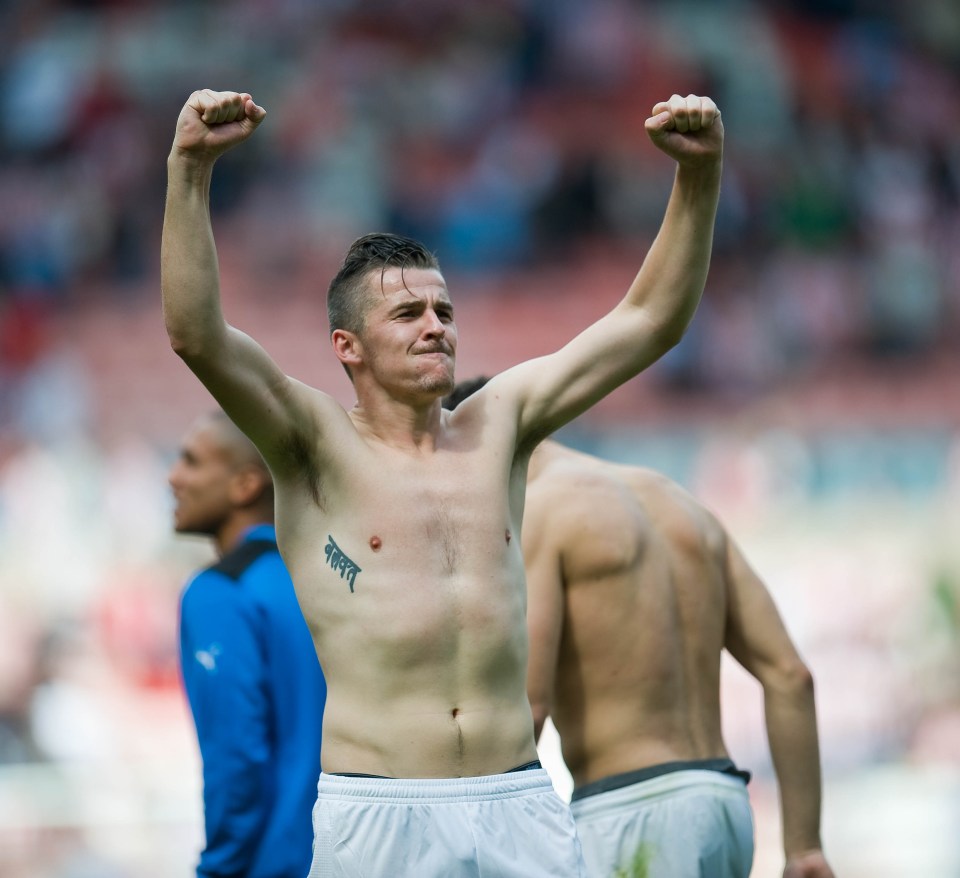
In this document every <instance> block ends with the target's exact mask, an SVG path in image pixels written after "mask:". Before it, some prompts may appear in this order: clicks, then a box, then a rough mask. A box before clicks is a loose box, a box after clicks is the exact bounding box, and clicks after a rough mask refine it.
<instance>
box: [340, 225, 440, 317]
mask: <svg viewBox="0 0 960 878" xmlns="http://www.w3.org/2000/svg"><path fill="white" fill-rule="evenodd" d="M388 268H400V269H401V270H402V269H404V268H434V269H437V270H438V271H439V270H440V263H439V262H438V261H437V257H436V256H435V255H434V254H433V253H431V252H430V251H429V250H428V249H427V248H426V247H425V246H424V245H423V244H421V243H420V242H419V241H415V240H414V239H413V238H406V237H404V236H403V235H394V234H392V233H390V232H374V233H372V234H369V235H364V236H363V237H362V238H357V240H356V241H354V242H353V243H352V244H351V245H350V249H349V250H348V251H347V255H346V256H345V257H344V258H343V264H342V265H341V266H340V270H339V271H338V272H337V273H336V275H335V276H334V278H333V280H331V281H330V287H329V289H328V290H327V319H328V320H329V321H330V334H331V335H332V334H333V333H334V331H335V330H337V329H345V330H346V331H348V332H354V333H359V332H361V331H362V330H363V326H364V319H365V317H366V313H367V309H368V307H369V305H370V301H371V291H370V288H369V286H368V284H367V275H368V274H369V273H370V272H371V271H375V270H377V269H379V271H380V277H381V281H382V278H383V272H384V271H386V270H387V269H388Z"/></svg>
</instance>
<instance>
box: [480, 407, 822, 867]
mask: <svg viewBox="0 0 960 878" xmlns="http://www.w3.org/2000/svg"><path fill="white" fill-rule="evenodd" d="M464 414H466V411H464ZM522 543H523V553H524V558H525V559H526V564H527V582H528V586H527V587H528V595H529V597H528V600H529V609H528V624H529V629H530V664H529V669H528V678H527V686H528V692H529V694H530V700H531V704H532V706H533V715H534V722H535V729H536V732H535V733H536V735H537V737H538V738H539V735H540V731H541V729H542V728H543V723H544V721H545V720H546V718H547V716H548V715H550V716H552V718H553V721H554V725H555V726H556V728H557V731H558V733H559V735H560V741H561V749H562V752H563V758H564V761H565V762H566V764H567V767H568V768H569V770H570V773H571V775H572V776H573V780H574V792H573V801H572V808H573V814H574V818H575V820H576V824H577V832H578V834H579V836H580V841H581V844H582V846H583V854H584V859H585V861H586V863H587V867H588V872H589V874H590V875H591V876H597V878H599V876H602V878H608V876H612V875H623V876H632V875H643V876H646V878H698V876H699V878H746V876H747V875H749V873H750V867H751V864H752V861H753V821H752V815H751V812H750V803H749V799H748V796H747V791H746V780H747V777H748V776H747V775H745V773H743V772H739V771H738V770H737V769H736V767H735V766H734V764H733V763H732V762H731V761H730V758H729V754H728V753H727V749H726V747H725V746H724V742H723V737H722V735H721V726H720V657H721V653H722V652H723V650H724V649H727V650H728V651H729V652H730V654H731V655H732V656H733V657H734V658H735V659H737V661H739V662H740V664H742V665H743V667H744V668H746V669H747V671H749V672H750V673H751V674H752V675H753V676H754V677H756V678H757V680H759V682H760V683H761V685H762V686H763V693H764V705H765V712H766V727H767V736H768V739H769V742H770V750H771V754H772V756H773V762H774V767H775V770H776V774H777V781H778V785H779V788H780V800H781V814H782V819H783V842H784V852H785V857H786V868H785V869H784V873H783V874H784V878H832V876H833V872H832V871H831V869H830V867H829V866H828V865H827V862H826V860H825V859H824V856H823V852H822V850H821V847H822V846H821V842H820V756H819V746H818V738H817V724H816V713H815V707H814V695H813V679H812V677H811V675H810V672H809V670H808V669H807V667H806V666H805V665H804V663H803V661H802V660H801V658H800V656H799V655H798V654H797V651H796V649H795V647H794V645H793V643H792V642H791V640H790V637H789V635H788V634H787V631H786V629H785V628H784V625H783V622H782V621H781V619H780V615H779V614H778V612H777V609H776V606H775V605H774V603H773V600H772V599H771V597H770V595H769V593H768V592H767V590H766V588H765V587H764V585H763V583H762V582H761V581H760V579H759V578H758V577H757V575H756V574H755V573H754V572H753V570H752V569H751V568H750V566H749V565H748V564H747V562H746V560H745V559H744V557H743V555H742V554H741V552H740V550H739V549H738V548H737V546H736V545H735V544H734V542H733V540H732V539H731V538H730V537H729V536H728V534H727V533H726V531H725V530H724V528H723V527H722V525H721V524H720V523H719V522H718V521H717V519H716V518H715V517H714V516H713V515H711V514H710V513H709V512H707V510H705V509H704V508H703V507H702V506H700V505H699V504H698V503H697V502H696V501H695V500H694V499H693V498H692V497H691V496H690V495H689V494H687V493H686V492H685V491H684V490H682V489H681V488H680V487H679V486H678V485H676V484H674V483H673V482H671V481H670V480H668V479H667V478H665V477H664V476H662V475H660V474H658V473H655V472H652V471H651V470H647V469H641V468H638V467H628V466H620V465H616V464H613V463H609V462H606V461H602V460H599V459H597V458H595V457H591V456H588V455H585V454H581V453H579V452H576V451H573V450H572V449H569V448H566V447H564V446H563V445H560V444H559V443H557V442H553V441H549V440H548V441H546V442H544V443H543V444H542V445H541V446H540V447H539V448H538V449H537V451H536V452H535V453H534V454H533V457H532V459H531V461H530V465H529V470H528V482H527V502H526V511H525V514H524V525H523V541H522ZM644 868H646V871H644V870H643V869H644ZM618 870H619V871H618ZM631 870H633V871H631Z"/></svg>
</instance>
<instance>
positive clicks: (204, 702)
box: [180, 525, 327, 878]
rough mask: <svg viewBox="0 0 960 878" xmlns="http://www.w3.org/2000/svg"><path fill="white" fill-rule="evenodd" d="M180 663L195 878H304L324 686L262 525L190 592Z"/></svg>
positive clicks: (268, 530) (271, 536)
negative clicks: (192, 744) (194, 769)
mask: <svg viewBox="0 0 960 878" xmlns="http://www.w3.org/2000/svg"><path fill="white" fill-rule="evenodd" d="M180 662H181V668H182V671H183V681H184V687H185V688H186V692H187V698H188V699H189V701H190V709H191V710H192V712H193V718H194V722H195V723H196V727H197V738H198V740H199V743H200V755H201V757H202V759H203V805H204V822H205V828H206V847H205V848H204V850H203V852H202V853H201V855H200V862H199V865H198V866H197V875H198V876H200V878H214V876H216V878H226V876H235V878H240V876H243V878H303V876H305V875H306V874H307V873H308V872H309V871H310V861H311V857H312V845H313V827H312V823H311V814H312V810H313V805H314V802H315V801H316V797H317V780H318V778H319V775H320V734H321V721H322V717H323V706H324V701H325V700H326V691H327V690H326V684H325V683H324V679H323V674H322V673H321V671H320V664H319V662H318V661H317V655H316V652H315V651H314V648H313V641H312V639H311V637H310V632H309V630H308V628H307V624H306V622H305V621H304V619H303V615H302V613H301V612H300V606H299V604H298V603H297V599H296V595H295V594H294V591H293V583H292V582H291V581H290V576H289V574H288V573H287V569H286V567H285V566H284V564H283V560H282V559H281V557H280V553H279V552H278V551H277V544H276V533H275V531H274V528H273V527H272V526H271V525H257V526H256V527H254V528H251V529H250V530H249V531H247V532H246V533H245V534H244V536H243V539H242V540H241V541H240V543H239V544H238V545H237V546H235V547H234V548H233V549H232V550H231V551H229V552H228V553H227V554H225V555H224V556H223V558H221V559H220V561H219V562H218V563H217V564H214V565H213V566H211V567H208V568H206V569H205V570H201V571H200V572H199V573H197V574H196V575H195V576H194V578H193V579H192V580H191V581H190V582H189V583H188V585H187V587H186V589H185V590H184V593H183V598H182V600H181V603H180Z"/></svg>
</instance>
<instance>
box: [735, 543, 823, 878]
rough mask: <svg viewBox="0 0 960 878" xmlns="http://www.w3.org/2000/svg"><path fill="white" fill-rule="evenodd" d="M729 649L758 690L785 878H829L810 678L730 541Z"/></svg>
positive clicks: (773, 607)
mask: <svg viewBox="0 0 960 878" xmlns="http://www.w3.org/2000/svg"><path fill="white" fill-rule="evenodd" d="M727 573H728V579H727V582H728V607H729V610H728V615H727V637H726V646H727V649H728V650H729V651H730V653H731V655H733V657H734V658H735V659H737V661H738V662H740V664H742V665H743V666H744V668H746V669H747V670H748V671H749V672H750V673H751V674H752V675H753V676H754V677H756V678H757V680H759V681H760V684H761V685H762V686H763V699H764V713H765V717H766V725H767V737H768V740H769V743H770V755H771V756H772V757H773V767H774V771H775V772H776V775H777V784H778V786H779V789H780V810H781V816H782V821H783V848H784V855H785V858H786V868H785V870H784V873H783V874H784V878H833V871H832V870H831V868H830V866H829V865H828V864H827V861H826V859H825V858H824V855H823V851H822V844H821V841H820V792H821V790H820V786H821V779H820V748H819V740H818V737H817V717H816V707H815V703H814V695H813V677H812V676H811V674H810V671H809V670H808V668H807V666H806V665H805V664H804V663H803V661H802V659H801V658H800V656H799V654H798V653H797V650H796V647H795V646H794V645H793V641H792V640H791V639H790V636H789V634H788V633H787V630H786V628H785V627H784V624H783V620H782V619H781V618H780V614H779V613H778V612H777V608H776V605H775V604H774V602H773V598H772V597H771V596H770V593H769V592H768V591H767V589H766V588H765V587H764V585H763V583H762V582H761V581H760V578H759V577H758V576H757V574H756V573H755V572H754V571H753V570H752V569H751V568H750V566H749V564H748V563H747V561H746V559H745V558H744V557H743V554H742V553H741V552H740V550H739V549H738V548H737V546H736V545H735V544H734V542H733V541H732V540H730V539H729V538H728V539H727Z"/></svg>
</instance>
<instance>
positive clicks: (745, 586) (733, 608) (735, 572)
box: [725, 538, 799, 682]
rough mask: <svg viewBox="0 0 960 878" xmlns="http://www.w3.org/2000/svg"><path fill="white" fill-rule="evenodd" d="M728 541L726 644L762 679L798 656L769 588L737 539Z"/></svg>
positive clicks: (731, 651) (731, 652) (743, 663)
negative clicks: (738, 544) (752, 565)
mask: <svg viewBox="0 0 960 878" xmlns="http://www.w3.org/2000/svg"><path fill="white" fill-rule="evenodd" d="M726 544H727V549H726V573H727V631H726V644H725V645H726V647H727V649H728V650H729V652H730V654H731V655H732V656H733V657H734V658H735V659H736V660H737V661H738V662H739V663H740V664H741V665H743V667H744V668H746V670H747V671H749V672H750V673H751V674H753V676H755V677H757V678H758V679H759V680H760V681H761V682H762V681H763V680H764V679H768V678H769V677H770V676H771V675H772V674H775V673H776V672H777V671H778V670H779V669H781V668H783V667H784V666H785V665H788V664H789V665H792V664H793V663H795V662H796V661H797V660H798V659H799V656H798V653H797V650H796V647H795V646H794V644H793V641H792V640H791V638H790V635H789V633H788V632H787V628H786V626H785V625H784V623H783V619H782V617H781V616H780V612H779V611H778V609H777V606H776V603H775V602H774V600H773V597H772V596H771V594H770V592H769V591H768V590H767V588H766V586H765V585H764V584H763V582H762V581H761V579H760V577H759V576H757V574H756V572H754V570H753V568H752V567H751V566H750V565H749V563H748V562H747V560H746V558H745V557H744V555H743V553H742V552H741V551H740V549H739V548H738V547H737V546H736V545H735V544H734V542H733V541H732V540H730V539H729V538H728V539H727V540H726Z"/></svg>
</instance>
